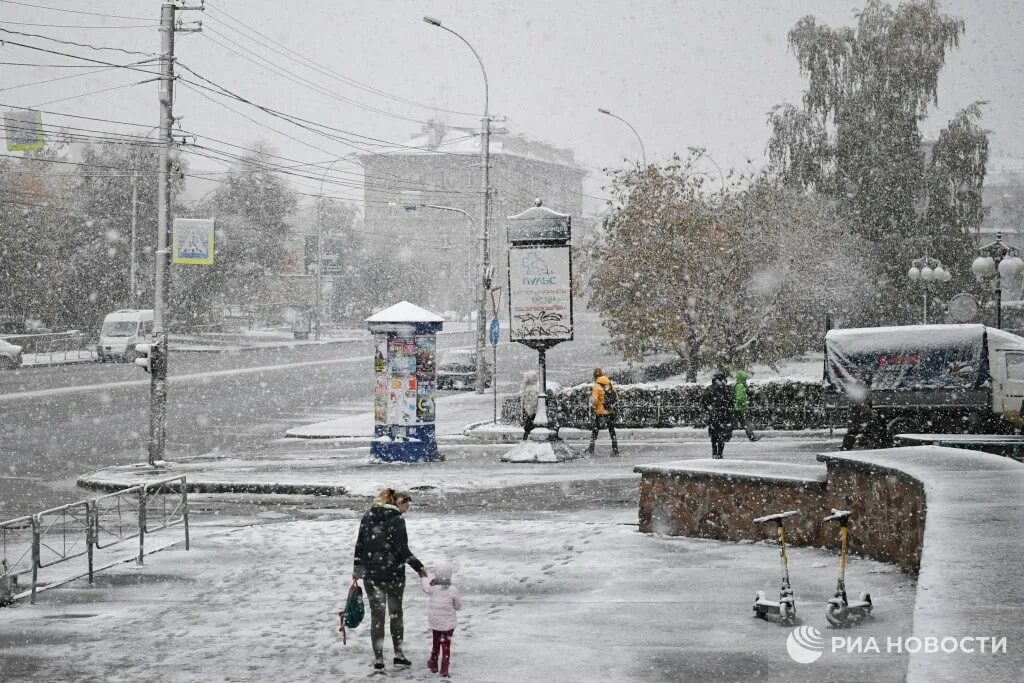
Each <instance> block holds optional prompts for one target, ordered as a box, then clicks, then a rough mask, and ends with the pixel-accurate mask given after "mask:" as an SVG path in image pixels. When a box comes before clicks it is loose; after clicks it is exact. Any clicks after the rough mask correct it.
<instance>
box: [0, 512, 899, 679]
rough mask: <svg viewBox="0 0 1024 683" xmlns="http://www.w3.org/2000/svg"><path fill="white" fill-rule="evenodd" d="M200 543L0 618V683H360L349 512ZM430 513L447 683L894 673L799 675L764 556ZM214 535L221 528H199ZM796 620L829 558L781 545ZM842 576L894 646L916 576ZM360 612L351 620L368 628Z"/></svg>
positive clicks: (627, 521)
mask: <svg viewBox="0 0 1024 683" xmlns="http://www.w3.org/2000/svg"><path fill="white" fill-rule="evenodd" d="M320 512H321V515H322V516H324V517H332V518H330V519H321V520H310V521H297V522H295V521H293V522H285V523H278V524H269V525H261V526H251V527H245V528H242V529H240V530H238V531H237V532H235V533H231V534H228V535H223V534H221V535H214V534H213V533H212V531H213V530H214V529H215V528H213V527H211V528H209V529H207V528H204V527H203V524H202V523H201V522H198V520H197V524H196V526H195V533H194V540H193V550H191V551H189V552H185V551H184V550H167V551H163V552H161V553H157V554H156V555H153V556H151V557H149V558H147V562H146V565H145V567H144V568H136V567H134V566H133V565H130V564H129V565H120V566H118V567H115V568H113V569H111V570H108V571H106V572H103V573H101V574H100V575H98V576H97V582H96V585H95V586H94V587H91V588H90V587H88V585H87V584H86V583H85V582H84V581H82V582H79V583H78V584H74V585H72V587H69V588H66V589H60V590H54V591H50V592H47V593H44V594H43V596H42V600H41V602H40V604H37V605H36V606H34V607H30V606H27V605H23V604H19V605H18V606H16V607H13V608H9V609H5V610H4V611H3V616H4V620H3V622H2V623H0V643H2V644H3V645H0V670H2V671H3V672H4V679H5V680H11V681H28V680H34V681H39V680H108V681H137V680H143V679H146V678H152V677H153V674H154V672H156V671H159V672H160V676H161V677H162V678H164V679H166V680H171V681H199V680H202V681H228V680H230V681H308V680H332V679H333V680H343V681H351V680H363V679H374V677H373V676H372V673H371V669H370V663H371V662H372V654H371V650H370V643H369V633H368V630H369V624H368V621H364V623H363V625H361V626H360V627H359V628H358V629H356V630H354V631H351V632H350V636H349V643H348V645H342V644H341V638H340V635H339V633H338V617H337V612H338V610H339V609H340V607H341V602H342V599H343V595H344V591H345V590H346V587H347V584H348V581H349V579H348V576H349V572H350V568H351V548H352V543H353V541H354V539H355V535H356V529H357V526H358V517H357V513H355V512H347V511H346V512H343V511H323V510H321V511H320ZM514 516H515V519H509V518H504V517H502V516H501V515H496V514H490V515H488V514H486V513H472V514H469V513H464V514H458V515H453V514H436V513H433V512H431V511H430V509H429V508H426V507H424V505H423V504H422V503H421V504H419V506H417V503H416V502H415V501H414V505H413V510H412V512H411V513H410V514H409V515H408V522H407V523H408V528H409V537H410V543H411V547H412V549H413V551H414V552H416V553H417V555H418V556H419V557H420V559H421V560H423V561H424V562H425V563H426V564H427V565H428V567H429V566H430V565H431V564H432V563H433V562H435V561H437V560H439V559H442V558H443V557H444V558H449V559H451V561H452V562H453V564H454V566H455V578H454V582H455V584H456V585H457V586H458V587H459V588H460V590H461V591H462V593H463V596H464V609H463V610H462V612H460V613H459V626H458V629H457V630H456V632H455V636H454V640H453V648H452V653H453V654H452V665H451V671H452V677H453V678H455V679H460V680H466V681H495V682H499V681H623V682H625V681H696V680H702V681H735V680H768V681H787V682H788V681H802V680H805V681H811V680H813V681H834V680H851V679H856V680H871V681H901V680H903V678H904V676H905V672H906V656H905V655H902V656H901V655H891V654H873V653H865V654H848V653H831V652H829V651H828V650H827V649H826V651H825V653H824V655H823V656H822V658H821V659H820V660H818V661H817V662H815V663H813V664H798V663H796V662H794V661H793V660H792V659H791V658H790V657H789V656H788V655H787V654H786V653H787V647H786V639H787V636H789V634H790V633H791V632H792V629H791V628H784V627H779V626H777V625H774V624H771V623H767V622H764V621H761V620H758V619H754V618H753V617H752V616H751V614H752V613H751V609H750V603H751V601H752V599H753V595H754V592H755V591H757V590H766V591H769V592H774V591H776V590H777V583H778V551H777V549H776V548H775V547H774V546H772V545H763V544H731V543H718V542H714V541H704V540H695V539H684V538H667V537H652V536H648V535H643V534H640V533H638V532H637V531H636V528H635V526H633V525H632V522H634V521H635V511H633V510H627V509H624V508H613V509H601V510H582V511H577V512H574V513H571V514H568V513H564V514H559V513H539V514H535V515H534V516H533V518H526V519H524V518H523V517H522V515H514ZM217 530H218V531H222V530H221V529H217ZM790 562H791V568H792V576H793V585H794V587H795V589H796V594H797V604H798V610H799V611H800V614H801V615H802V616H803V619H804V624H808V625H813V626H814V627H816V628H818V629H819V630H821V631H822V633H827V632H826V631H825V616H824V604H825V600H826V599H827V598H828V597H829V596H830V595H831V592H832V590H833V588H834V581H835V579H834V571H835V558H834V557H833V556H831V555H829V554H828V553H825V552H824V551H821V550H814V549H803V548H797V549H793V550H792V551H791V553H790ZM414 578H415V577H414V576H413V575H412V573H411V572H410V573H409V580H408V582H407V588H406V593H405V596H406V597H405V632H406V647H405V653H406V655H407V656H408V657H409V658H410V659H411V660H412V661H413V665H412V667H411V668H409V669H407V670H405V671H393V670H392V667H391V661H390V660H391V644H390V639H389V638H386V650H385V652H386V661H387V664H388V676H391V677H399V678H402V679H404V680H419V681H423V680H436V678H437V677H436V675H433V674H430V673H429V672H428V671H427V669H426V667H425V660H426V657H427V655H428V652H429V642H430V633H429V630H428V627H427V623H426V611H427V610H426V597H425V595H424V594H423V593H422V592H421V591H420V589H419V587H418V586H417V584H416V583H415V581H414V580H413V579H414ZM848 581H849V582H850V584H851V585H856V586H857V587H858V589H864V590H870V591H871V594H872V597H873V598H874V599H875V604H876V606H877V607H876V614H877V615H878V618H877V619H875V620H873V621H871V622H869V623H868V624H865V625H863V626H862V627H860V628H858V629H857V630H856V633H855V635H861V636H865V637H866V636H868V635H870V636H874V637H875V638H876V639H878V640H880V641H882V642H884V640H885V638H886V637H888V636H894V637H895V636H900V635H907V634H909V633H910V629H911V610H912V608H913V602H914V595H915V590H914V583H913V581H912V580H911V579H909V578H908V577H906V576H904V575H901V574H900V573H899V572H898V571H897V570H896V569H895V568H893V567H890V566H886V565H882V564H879V563H875V562H869V561H860V560H853V561H852V562H851V565H850V568H849V570H848ZM367 619H368V617H367Z"/></svg>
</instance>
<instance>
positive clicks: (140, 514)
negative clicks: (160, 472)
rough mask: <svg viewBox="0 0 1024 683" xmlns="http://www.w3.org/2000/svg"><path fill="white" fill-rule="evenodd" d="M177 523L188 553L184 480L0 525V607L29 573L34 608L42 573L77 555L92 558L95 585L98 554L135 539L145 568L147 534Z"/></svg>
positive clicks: (175, 479) (139, 560)
mask: <svg viewBox="0 0 1024 683" xmlns="http://www.w3.org/2000/svg"><path fill="white" fill-rule="evenodd" d="M178 525H182V526H183V527H184V529H185V550H189V549H190V540H189V522H188V487H187V485H186V480H185V477H184V476H177V477H168V478H167V479H161V480H159V481H154V482H149V483H146V484H139V485H137V486H132V487H130V488H127V489H124V490H122V491H118V492H116V493H111V494H108V495H105V496H100V497H98V498H93V499H92V500H87V501H79V502H77V503H70V504H68V505H62V506H60V507H57V508H53V509H51V510H44V511H43V512H39V513H37V514H34V515H29V516H26V517H18V518H17V519H12V520H8V521H6V522H0V570H2V573H0V606H2V605H3V604H6V603H7V602H10V601H11V599H12V596H13V594H14V587H15V586H17V583H18V577H19V576H20V575H23V574H28V573H29V572H31V573H32V584H31V589H30V603H31V604H35V601H36V589H37V587H38V585H39V570H40V569H43V568H46V567H51V566H53V565H56V564H59V563H61V562H65V561H67V560H71V559H74V558H77V557H83V556H85V557H87V558H88V575H89V583H90V584H91V583H92V582H93V554H94V550H95V549H104V548H109V547H111V546H113V545H116V544H118V543H121V542H123V541H126V540H129V539H132V538H138V539H139V551H138V555H137V558H136V562H137V563H138V564H143V560H144V557H145V538H146V534H149V533H153V532H155V531H159V530H160V529H165V528H168V527H171V526H178Z"/></svg>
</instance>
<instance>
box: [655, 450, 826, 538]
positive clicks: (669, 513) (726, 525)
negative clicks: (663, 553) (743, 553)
mask: <svg viewBox="0 0 1024 683" xmlns="http://www.w3.org/2000/svg"><path fill="white" fill-rule="evenodd" d="M693 462H694V463H701V464H707V465H710V466H714V464H715V463H717V462H718V461H714V460H698V461H693ZM730 464H733V463H730ZM760 464H761V463H751V462H744V463H743V465H744V466H745V467H747V468H749V469H751V473H750V474H749V475H748V474H745V473H738V472H728V473H716V472H708V471H687V472H671V473H669V472H666V471H656V472H644V473H643V477H642V478H641V480H640V531H643V532H657V533H659V534H665V535H667V536H694V537H698V538H714V539H717V540H720V541H742V540H760V539H764V538H775V536H776V530H775V525H774V523H772V524H763V523H756V522H754V519H755V518H756V517H761V516H763V515H768V514H774V513H776V512H785V511H787V510H800V511H801V514H800V515H798V516H796V517H793V518H791V519H789V520H787V522H786V535H787V538H788V539H789V541H790V542H792V543H794V544H796V545H815V544H816V543H817V541H818V539H819V538H820V530H819V527H820V520H821V518H823V517H824V516H825V514H826V507H825V497H826V495H825V477H824V468H819V469H821V474H820V476H815V475H813V474H812V475H810V476H808V473H807V471H806V470H807V468H806V467H802V466H798V465H794V466H792V467H793V468H795V470H794V472H793V475H792V476H791V477H788V478H787V477H776V478H767V477H763V476H761V474H760V473H758V472H757V470H758V469H759V468H758V467H757V466H758V465H760ZM766 464H770V466H771V468H772V469H773V470H778V469H779V467H780V466H779V465H778V464H777V463H766ZM637 469H638V470H641V469H644V468H639V467H638V468H637Z"/></svg>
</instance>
